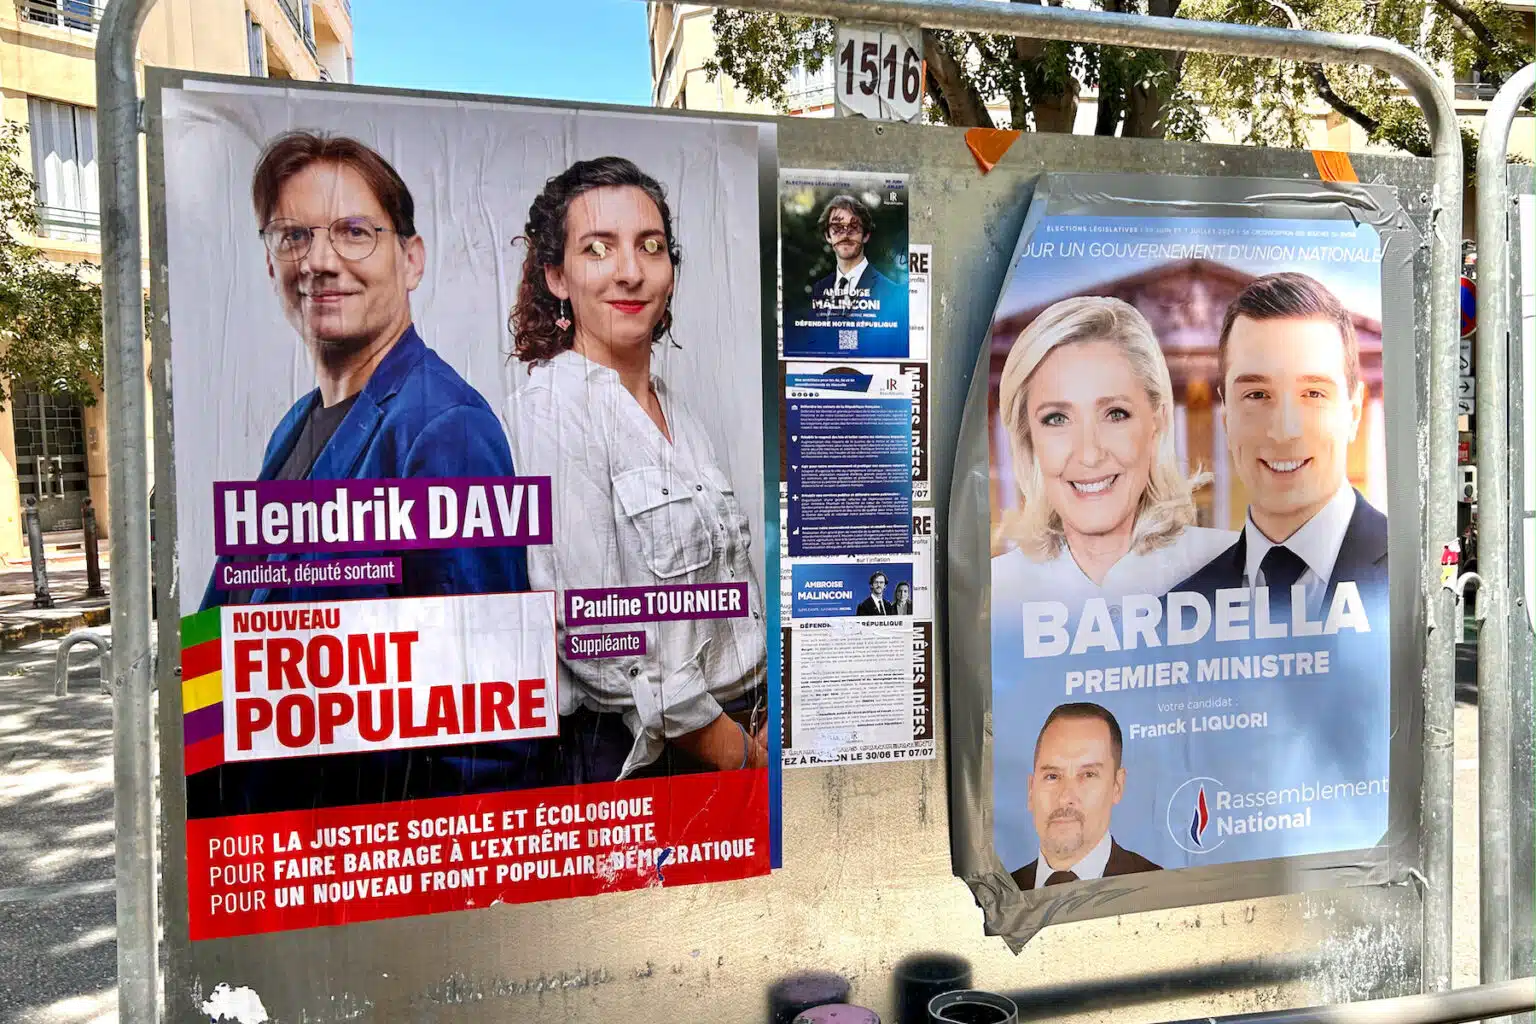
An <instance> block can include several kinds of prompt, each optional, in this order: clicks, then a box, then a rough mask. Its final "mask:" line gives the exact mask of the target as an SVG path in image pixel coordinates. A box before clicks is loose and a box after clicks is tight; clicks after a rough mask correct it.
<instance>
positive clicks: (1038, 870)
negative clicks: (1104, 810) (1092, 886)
mask: <svg viewBox="0 0 1536 1024" xmlns="http://www.w3.org/2000/svg"><path fill="white" fill-rule="evenodd" d="M1113 843H1114V839H1112V838H1111V837H1110V834H1109V833H1108V832H1105V833H1104V838H1103V839H1100V840H1099V845H1097V846H1095V847H1094V848H1093V849H1091V850H1089V851H1088V856H1086V857H1084V858H1083V859H1082V860H1080V861H1078V862H1077V863H1076V864H1074V865H1072V866H1071V867H1070V868H1053V867H1051V866H1050V865H1049V864H1047V863H1046V862H1045V851H1044V850H1041V851H1040V857H1039V858H1038V859H1037V860H1036V861H1035V888H1036V889H1044V888H1045V880H1046V879H1047V878H1050V877H1051V875H1053V874H1055V873H1056V872H1057V871H1058V870H1064V871H1070V872H1072V873H1073V874H1074V875H1076V876H1077V880H1078V881H1079V882H1083V881H1087V880H1088V879H1090V878H1103V877H1104V868H1105V867H1107V866H1108V865H1109V850H1110V846H1111V845H1112V844H1113Z"/></svg>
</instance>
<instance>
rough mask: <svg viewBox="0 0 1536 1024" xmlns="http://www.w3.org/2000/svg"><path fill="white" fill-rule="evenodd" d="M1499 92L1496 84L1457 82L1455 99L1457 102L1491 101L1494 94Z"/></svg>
mask: <svg viewBox="0 0 1536 1024" xmlns="http://www.w3.org/2000/svg"><path fill="white" fill-rule="evenodd" d="M1498 91H1499V86H1498V83H1496V82H1457V83H1456V98H1457V99H1459V100H1483V101H1485V102H1486V101H1488V100H1491V99H1493V96H1494V93H1496V92H1498Z"/></svg>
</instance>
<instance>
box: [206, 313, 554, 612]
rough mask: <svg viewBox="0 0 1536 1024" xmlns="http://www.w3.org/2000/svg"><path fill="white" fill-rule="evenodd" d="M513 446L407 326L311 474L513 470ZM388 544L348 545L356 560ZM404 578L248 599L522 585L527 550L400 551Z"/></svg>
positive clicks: (271, 447) (294, 425) (286, 442)
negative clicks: (358, 547) (374, 546)
mask: <svg viewBox="0 0 1536 1024" xmlns="http://www.w3.org/2000/svg"><path fill="white" fill-rule="evenodd" d="M319 401H320V389H319V388H316V389H315V390H313V391H311V392H310V393H309V394H307V395H305V396H304V397H303V398H301V399H299V400H298V401H297V402H295V403H294V405H293V408H291V409H289V410H288V414H287V415H286V416H284V417H283V418H282V421H281V422H280V423H278V425H277V429H276V430H274V431H273V432H272V439H271V440H270V441H268V442H267V450H266V454H265V455H263V456H262V460H261V473H260V474H259V475H258V476H257V477H256V479H258V480H271V479H272V478H273V477H275V476H276V475H277V471H278V470H279V469H281V468H282V465H283V462H284V461H286V460H287V458H288V454H289V452H291V451H293V446H294V445H295V444H296V443H298V440H299V435H300V433H302V432H303V429H304V421H305V419H306V418H307V417H308V416H309V412H310V410H311V409H313V408H314V407H315V405H316V403H318V402H319ZM513 475H514V471H513V468H512V451H511V449H510V448H508V447H507V438H506V434H505V433H504V432H503V431H502V429H501V421H500V420H499V419H498V418H497V417H496V414H495V413H494V412H492V411H491V407H490V405H489V404H487V403H486V400H485V399H484V398H482V397H481V396H480V392H478V391H476V390H475V389H474V388H472V387H470V386H469V385H468V384H467V383H465V381H464V378H463V377H460V376H459V375H458V373H457V372H455V370H454V369H453V367H451V366H449V365H448V364H447V363H445V362H443V360H442V357H441V356H439V355H438V354H437V353H436V352H433V351H432V350H431V349H429V348H427V346H426V343H425V342H423V341H422V340H421V335H419V334H417V333H416V328H415V327H414V326H411V327H408V328H407V329H406V332H405V335H404V336H403V337H402V338H401V339H400V340H399V341H398V342H396V343H395V347H394V348H392V349H390V350H389V353H388V354H387V355H386V356H385V357H384V359H383V360H382V361H381V362H380V363H379V365H378V367H377V368H376V369H375V370H374V371H373V376H371V377H369V378H368V383H367V384H365V385H364V386H363V390H362V391H361V392H360V393H359V394H358V396H357V401H356V402H355V403H354V404H353V406H352V408H351V409H350V410H348V412H347V416H346V418H345V419H343V420H342V421H341V425H340V426H338V427H337V428H336V433H335V434H333V435H332V436H331V439H330V441H328V442H327V443H326V446H325V448H323V449H322V450H321V452H320V456H319V458H317V459H316V460H315V465H314V468H313V469H311V470H310V474H309V479H311V480H371V479H391V478H402V477H459V476H513ZM387 553H388V552H382V551H381V552H361V551H359V552H348V553H347V555H346V556H345V557H348V558H359V557H364V556H366V555H369V554H387ZM399 555H400V561H401V569H402V582H401V583H398V584H383V583H370V584H359V585H357V586H350V587H279V588H259V589H256V590H254V591H252V593H251V600H250V603H251V604H267V603H274V604H275V603H283V602H290V601H347V600H361V599H366V598H377V597H423V596H428V595H432V594H500V593H508V592H513V591H520V590H527V589H528V558H527V552H526V551H525V550H524V549H523V548H521V547H502V548H489V547H486V548H457V549H437V550H432V551H406V552H400V553H399ZM330 557H332V556H330V555H324V554H302V555H289V554H274V555H269V556H267V560H268V561H271V562H276V561H283V560H285V559H304V560H324V559H327V558H330ZM228 561H229V558H228V557H227V556H226V557H224V558H220V559H219V561H218V563H217V564H215V566H214V569H213V574H212V576H210V578H209V580H208V586H207V588H206V590H204V592H203V604H202V607H203V608H212V607H214V606H216V605H222V604H224V603H226V601H227V595H228V591H223V590H218V589H216V588H215V587H214V581H215V580H216V579H217V578H218V573H219V566H220V565H222V564H224V563H225V562H228Z"/></svg>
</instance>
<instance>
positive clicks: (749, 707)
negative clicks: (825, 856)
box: [155, 80, 779, 940]
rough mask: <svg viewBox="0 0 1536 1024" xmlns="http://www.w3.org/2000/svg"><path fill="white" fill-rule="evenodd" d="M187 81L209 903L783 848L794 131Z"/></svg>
mask: <svg viewBox="0 0 1536 1024" xmlns="http://www.w3.org/2000/svg"><path fill="white" fill-rule="evenodd" d="M160 100H161V107H162V112H163V116H162V117H161V118H160V119H158V121H157V128H158V137H157V138H156V140H155V145H156V147H157V149H158V153H159V156H158V159H160V160H161V161H163V166H164V196H165V198H164V213H163V218H164V219H163V223H162V224H161V225H159V227H158V229H157V230H160V231H162V232H163V237H164V238H165V242H166V253H167V264H168V266H169V280H168V292H169V310H168V317H169V328H170V339H171V342H170V348H169V353H168V357H169V361H170V370H169V376H168V380H169V381H171V382H172V383H173V386H174V389H175V391H174V402H173V406H172V409H173V423H172V424H171V426H172V427H173V428H174V436H175V448H174V454H175V458H174V467H173V468H174V477H175V516H174V522H175V543H176V545H177V549H178V553H179V564H180V583H181V585H180V590H179V599H180V607H179V609H176V610H177V611H179V612H180V614H181V623H180V644H181V674H180V687H179V693H178V694H177V696H178V697H179V699H180V701H181V707H182V710H183V729H182V732H181V735H180V737H178V738H175V739H173V742H180V744H181V745H182V753H183V761H184V767H185V774H186V780H185V784H186V797H187V804H186V813H187V826H186V865H185V870H186V872H187V895H188V901H189V914H190V921H189V930H190V936H191V938H192V939H193V940H201V939H211V938H220V937H229V936H236V935H246V934H254V933H261V932H272V931H280V930H287V929H295V928H307V927H314V926H322V925H335V924H342V923H351V922H357V921H366V920H373V919H380V918H393V917H405V916H411V915H417V914H426V913H436V912H443V911H454V910H464V909H469V908H485V907H490V906H492V905H494V904H497V903H509V904H511V903H525V902H532V901H539V900H551V899H565V898H572V897H582V896H600V895H601V894H604V893H612V892H618V891H623V890H631V889H641V888H649V887H671V886H677V885H687V884H693V883H701V882H713V881H722V880H729V879H738V878H743V877H748V876H752V875H760V874H764V873H767V872H768V871H769V870H770V867H771V866H772V861H773V859H774V858H775V857H776V853H775V852H774V851H776V849H777V844H778V820H777V804H776V799H775V798H773V797H771V794H772V793H774V792H776V787H777V771H778V767H777V765H778V761H779V739H778V736H777V734H776V730H774V729H771V728H769V727H768V723H770V722H774V721H776V720H777V716H778V704H779V697H778V688H777V685H776V678H775V679H773V680H772V681H771V678H770V677H771V675H773V674H774V673H773V672H772V670H771V668H770V666H771V665H776V662H777V657H776V652H774V653H775V657H774V658H772V659H770V657H769V654H770V651H769V637H770V632H769V630H768V628H767V624H768V623H769V622H772V621H774V620H775V619H776V617H777V615H778V590H777V586H776V583H777V579H778V565H777V560H776V556H773V555H767V556H765V552H766V551H768V550H769V547H770V546H769V545H768V544H766V543H765V541H766V540H767V539H768V538H767V537H766V535H765V530H766V529H772V530H777V529H778V523H777V522H776V521H772V520H769V521H767V522H766V523H765V516H764V509H765V497H770V498H774V499H776V498H777V494H776V493H774V494H772V495H767V496H765V494H764V488H765V482H766V483H768V484H771V485H772V486H773V490H774V491H775V492H776V491H777V486H776V476H775V474H774V473H773V472H772V470H773V469H774V467H773V466H772V465H768V464H765V458H764V437H765V436H766V437H775V436H777V429H776V426H774V425H773V423H774V420H775V419H776V416H777V409H776V408H775V407H774V405H775V403H772V402H769V403H767V407H766V408H765V403H764V399H763V394H764V391H763V389H764V382H763V373H762V370H761V367H762V365H763V355H762V353H763V351H764V333H763V325H764V320H763V316H762V304H761V303H762V298H761V297H762V295H763V294H765V292H766V294H769V295H771V294H772V287H773V276H774V270H775V268H774V267H773V265H772V254H773V253H774V249H773V238H774V225H773V224H772V223H766V224H765V223H763V221H764V220H765V219H767V218H764V217H763V216H762V211H763V210H765V209H766V210H770V211H771V210H772V200H771V197H772V195H773V194H774V191H775V183H776V171H777V168H776V167H774V166H772V159H771V154H772V152H773V148H774V147H773V143H774V140H773V138H772V134H773V129H772V127H771V126H767V125H758V124H744V123H738V122H731V121H726V120H719V121H716V120H706V119H687V120H680V119H663V118H657V117H652V116H647V115H644V114H636V115H624V114H614V113H592V112H588V111H580V110H576V109H566V108H556V107H537V106H530V105H514V104H510V103H492V102H475V103H467V102H463V101H459V100H438V99H434V98H431V97H422V96H419V95H417V96H410V97H405V96H392V95H389V94H384V93H366V92H360V91H352V92H349V93H348V94H347V97H346V102H345V103H341V102H337V100H336V98H335V97H334V96H331V95H328V94H326V93H324V92H320V91H304V90H300V91H290V90H276V89H271V88H265V87H262V86H246V85H232V84H230V83H227V82H217V83H207V82H199V81H196V80H186V81H183V82H182V83H181V84H180V86H179V87H177V88H166V89H164V90H163V91H162V92H161V94H160ZM765 133H766V135H767V137H766V138H765V137H764V135H765ZM763 154H770V156H767V157H765V156H764V155H763ZM700 169H707V173H699V171H700ZM726 251H729V252H730V253H732V257H731V258H730V259H715V258H712V254H718V253H721V252H726ZM765 252H766V253H768V255H769V258H768V260H767V261H765V260H764V258H763V254H764V253H765ZM765 273H766V274H767V275H768V277H767V278H766V279H765V277H764V276H763V275H764V274H765ZM769 353H770V356H771V353H772V349H771V346H769ZM770 365H771V364H770ZM770 394H771V392H770ZM765 416H766V419H765ZM760 423H763V424H765V430H759V429H757V425H758V424H760ZM176 869H177V870H179V869H180V866H179V865H178V866H177V868H176Z"/></svg>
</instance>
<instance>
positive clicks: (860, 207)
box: [816, 195, 875, 238]
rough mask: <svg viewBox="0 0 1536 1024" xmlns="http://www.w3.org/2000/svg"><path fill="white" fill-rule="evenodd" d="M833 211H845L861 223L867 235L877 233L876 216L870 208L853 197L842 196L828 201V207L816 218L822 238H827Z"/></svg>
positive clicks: (817, 228)
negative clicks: (828, 225)
mask: <svg viewBox="0 0 1536 1024" xmlns="http://www.w3.org/2000/svg"><path fill="white" fill-rule="evenodd" d="M833 210H843V211H845V212H847V213H848V214H850V215H851V216H852V217H853V218H854V219H855V220H857V221H858V222H859V226H860V227H862V228H863V229H864V233H865V234H866V235H872V234H874V233H875V215H874V214H872V213H870V212H869V207H867V206H865V205H864V204H863V203H861V202H860V201H859V200H857V199H855V198H854V197H853V196H849V195H841V196H833V197H832V198H831V199H829V200H827V205H826V206H823V207H822V208H821V216H820V217H817V218H816V230H817V231H819V232H820V233H821V237H822V238H826V237H827V223H828V222H829V221H831V219H832V211H833Z"/></svg>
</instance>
